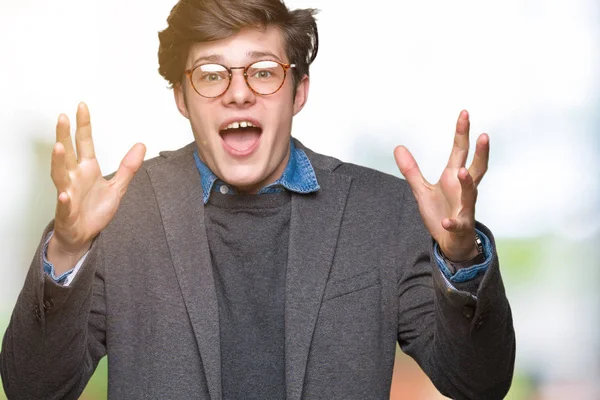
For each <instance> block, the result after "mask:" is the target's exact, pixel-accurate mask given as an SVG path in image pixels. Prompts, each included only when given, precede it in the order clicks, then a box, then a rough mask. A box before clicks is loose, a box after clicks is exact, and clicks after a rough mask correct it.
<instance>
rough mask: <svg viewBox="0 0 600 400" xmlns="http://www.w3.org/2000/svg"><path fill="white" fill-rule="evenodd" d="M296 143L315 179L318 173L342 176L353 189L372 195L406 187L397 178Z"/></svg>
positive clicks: (403, 182)
mask: <svg viewBox="0 0 600 400" xmlns="http://www.w3.org/2000/svg"><path fill="white" fill-rule="evenodd" d="M296 143H298V144H299V145H298V147H299V148H301V149H302V150H303V151H304V152H305V153H306V155H307V157H308V159H309V160H310V162H311V164H312V166H313V168H314V169H315V172H316V174H317V177H318V176H319V174H320V173H321V174H322V173H332V174H338V175H344V176H347V177H349V178H350V179H352V185H353V186H354V187H355V188H358V189H365V190H369V191H372V192H373V193H377V192H381V191H382V189H388V190H399V191H401V192H402V191H404V190H405V189H406V188H407V187H408V184H407V182H406V181H405V180H404V179H402V178H400V177H398V176H394V175H391V174H388V173H385V172H381V171H379V170H376V169H374V168H370V167H366V166H363V165H358V164H354V163H350V162H345V161H342V160H339V159H337V158H335V157H332V156H328V155H325V154H321V153H317V152H315V151H313V150H311V149H309V148H307V147H305V146H303V145H302V144H301V143H299V142H298V141H296Z"/></svg>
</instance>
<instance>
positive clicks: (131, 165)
mask: <svg viewBox="0 0 600 400" xmlns="http://www.w3.org/2000/svg"><path fill="white" fill-rule="evenodd" d="M145 154H146V146H144V145H143V144H141V143H137V144H136V145H134V146H133V147H132V148H131V149H130V150H129V151H128V152H127V154H125V157H123V160H122V161H121V165H120V166H119V169H118V170H117V173H116V174H115V176H114V177H113V178H112V179H111V181H110V183H111V185H114V186H115V187H116V188H117V189H118V190H119V193H120V194H121V196H123V195H124V194H125V192H126V191H127V186H129V182H131V180H132V179H133V177H134V175H135V174H136V172H137V171H138V170H139V169H140V167H141V165H142V162H143V161H144V155H145Z"/></svg>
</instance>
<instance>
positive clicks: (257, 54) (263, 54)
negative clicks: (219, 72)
mask: <svg viewBox="0 0 600 400" xmlns="http://www.w3.org/2000/svg"><path fill="white" fill-rule="evenodd" d="M246 56H247V57H248V58H250V59H252V60H256V59H260V58H274V59H275V60H277V61H279V62H283V61H282V60H281V59H280V58H279V57H277V56H276V55H275V54H273V53H271V52H269V51H248V52H247V53H246ZM200 62H211V63H217V64H224V63H225V59H224V58H223V56H222V55H220V54H211V55H207V56H200V57H198V58H196V60H194V64H193V66H196V65H198V63H200Z"/></svg>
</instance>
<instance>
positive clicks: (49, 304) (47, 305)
mask: <svg viewBox="0 0 600 400" xmlns="http://www.w3.org/2000/svg"><path fill="white" fill-rule="evenodd" d="M52 307H54V300H52V298H48V299H46V300H44V312H45V313H48V311H50V310H51V309H52Z"/></svg>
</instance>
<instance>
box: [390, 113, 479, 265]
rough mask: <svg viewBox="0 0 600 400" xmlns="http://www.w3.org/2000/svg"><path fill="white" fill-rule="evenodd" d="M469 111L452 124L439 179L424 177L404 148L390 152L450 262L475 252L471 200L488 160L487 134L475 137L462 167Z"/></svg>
mask: <svg viewBox="0 0 600 400" xmlns="http://www.w3.org/2000/svg"><path fill="white" fill-rule="evenodd" d="M469 125H470V123H469V114H468V112H467V111H462V112H461V113H460V115H459V117H458V121H457V123H456V133H455V136H454V146H453V148H452V152H451V154H450V159H449V160H448V164H447V166H446V168H445V169H444V171H443V172H442V175H441V177H440V180H439V181H438V182H437V183H436V184H431V183H429V182H427V180H425V178H424V177H423V175H422V174H421V171H420V169H419V166H418V164H417V162H416V161H415V159H414V158H413V156H412V155H411V154H410V152H409V151H408V149H406V148H405V147H404V146H398V147H397V148H396V149H395V151H394V156H395V158H396V163H397V164H398V168H399V169H400V172H401V173H402V175H404V177H405V178H406V180H407V182H408V184H409V185H410V187H411V189H412V191H413V194H414V195H415V198H416V200H417V203H418V205H419V211H420V213H421V217H422V219H423V222H424V223H425V226H426V227H427V229H428V230H429V233H430V234H431V236H432V237H433V238H434V240H435V241H436V242H437V243H438V244H439V246H440V248H441V250H442V252H443V253H444V255H445V256H446V257H447V258H448V259H450V260H451V261H456V262H459V261H466V260H468V259H471V258H473V257H474V256H475V255H477V247H476V245H475V202H476V200H477V186H478V184H479V182H481V179H482V178H483V176H484V175H485V172H486V171H487V167H488V159H489V137H488V136H487V135H486V134H482V135H480V136H479V138H478V140H477V147H476V150H475V156H474V158H473V161H472V163H471V166H470V167H469V169H467V168H465V164H466V161H467V156H468V154H469Z"/></svg>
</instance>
